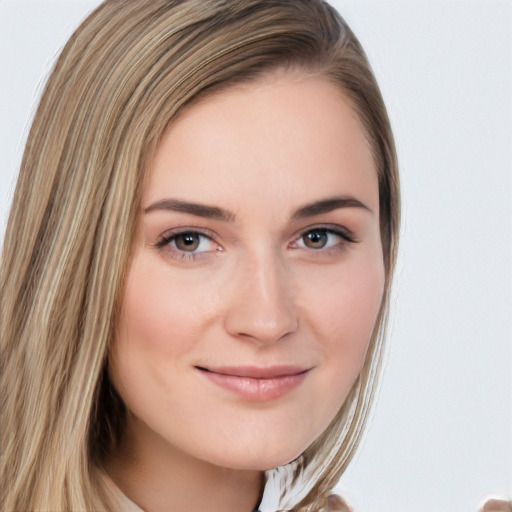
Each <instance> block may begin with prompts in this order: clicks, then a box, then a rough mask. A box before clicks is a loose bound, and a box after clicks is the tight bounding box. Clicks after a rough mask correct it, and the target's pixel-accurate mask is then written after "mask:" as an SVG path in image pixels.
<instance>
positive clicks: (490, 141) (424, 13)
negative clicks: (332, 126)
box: [0, 0, 512, 512]
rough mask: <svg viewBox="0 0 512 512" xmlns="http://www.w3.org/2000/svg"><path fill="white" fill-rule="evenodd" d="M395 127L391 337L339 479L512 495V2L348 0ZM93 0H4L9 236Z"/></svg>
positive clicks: (376, 489)
mask: <svg viewBox="0 0 512 512" xmlns="http://www.w3.org/2000/svg"><path fill="white" fill-rule="evenodd" d="M332 3H333V4H334V5H335V6H336V7H337V8H338V9H339V10H340V12H341V13H342V15H343V16H344V17H345V18H346V20H347V21H348V22H349V24H350V25H351V27H352V28H353V30H354V32H355V33H356V34H357V35H358V37H359V39H360V40H361V42H362V44H363V46H364V47H365V49H366V51H367V53H368V55H369V58H370V60H371V62H372V64H373V67H374V70H375V73H376V75H377V79H378V81H379V83H380V84H381V88H382V91H383V94H384V97H385V100H386V102H387V104H388V108H389V112H390V116H391V119H392V123H393V127H394V131H395V136H396V139H397V144H398V150H399V156H400V165H401V176H402V183H403V196H404V226H403V238H402V245H401V255H400V263H399V275H398V279H397V287H396V291H395V300H394V306H393V321H392V329H391V345H390V348H389V350H388V357H387V365H386V372H385V376H384V379H383V382H382V386H381V390H380V395H379V399H378V403H377V406H376V407H375V410H374V414H373V419H372V422H371V424H370V426H369V428H368V431H367V434H366V436H365V440H364V443H363V445H362V446H361V448H360V450H359V452H358V454H357V456H356V458H355V460H354V462H353V464H352V465H351V466H350V468H349V470H348V471H347V473H346V474H345V475H344V476H343V478H342V480H341V481H340V484H339V489H340V491H341V492H342V493H343V494H344V495H345V496H346V497H347V498H348V499H349V501H350V502H351V503H352V505H353V506H354V509H355V511H356V512H409V511H414V512H432V511H436V512H445V511H446V512H465V511H476V510H477V509H478V505H479V503H480V502H481V500H482V499H483V498H484V497H485V496H487V495H490V494H501V495H503V496H508V497H509V498H511V497H512V2H511V1H507V0H486V1H483V0H480V1H478V0H466V1H440V0H437V1H436V0H430V1H416V0H409V1H406V0H402V1H400V0H379V1H377V0H374V1H367V0H364V1H362V0H337V1H332ZM98 4H99V1H98V0H32V1H27V0H23V1H22V0H0V74H1V80H0V86H1V89H0V140H1V151H0V237H1V235H2V234H3V232H4V229H5V222H6V218H7V212H8V208H9V205H10V201H11V197H12V190H13V187H14V181H15V177H16V173H17V169H18V167H19V163H20V160H21V154H22V150H23V144H24V141H25V139H26V136H27V132H28V127H29V124H30V119H31V118H32V115H33V113H34V109H35V106H36V104H37V100H38V96H39V94H40V92H41V90H42V86H43V83H44V80H45V77H46V76H47V74H48V73H49V71H50V70H51V67H52V63H53V61H54V59H55V57H56V56H57V54H58V51H59V49H60V48H61V47H62V45H63V44H64V42H65V41H66V39H67V38H68V37H69V36H70V35H71V33H72V31H73V29H74V28H75V27H76V25H77V24H78V23H79V22H80V20H81V19H83V17H84V16H85V14H86V13H87V12H89V11H90V10H91V9H92V8H93V7H95V6H96V5H98Z"/></svg>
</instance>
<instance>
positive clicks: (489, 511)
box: [480, 498, 512, 512]
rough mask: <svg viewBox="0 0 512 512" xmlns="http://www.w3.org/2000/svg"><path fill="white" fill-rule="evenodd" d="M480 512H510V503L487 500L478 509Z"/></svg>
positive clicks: (511, 502)
mask: <svg viewBox="0 0 512 512" xmlns="http://www.w3.org/2000/svg"><path fill="white" fill-rule="evenodd" d="M480 512H512V501H508V500H505V499H501V498H489V499H488V500H486V501H485V503H484V504H483V505H482V507H481V508H480Z"/></svg>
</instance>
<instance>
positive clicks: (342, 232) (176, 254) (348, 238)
mask: <svg viewBox="0 0 512 512" xmlns="http://www.w3.org/2000/svg"><path fill="white" fill-rule="evenodd" d="M314 232H318V233H323V234H328V235H335V236H337V237H338V238H340V239H341V241H340V242H339V243H337V244H336V245H334V246H332V247H327V248H324V247H319V248H311V247H297V246H295V247H294V245H296V244H297V243H298V242H299V241H300V240H303V239H304V237H305V236H306V235H308V234H310V233H314ZM182 235H195V236H199V237H202V238H207V239H209V240H210V241H211V242H213V243H217V242H216V236H215V235H214V233H212V232H210V231H202V230H199V229H197V228H188V229H180V230H177V231H172V232H168V233H166V234H164V235H162V237H161V238H160V239H159V240H158V241H157V242H156V243H155V244H154V247H156V248H157V249H159V250H166V251H167V252H168V254H169V255H170V256H171V257H172V258H174V259H177V260H181V261H196V260H197V259H199V258H201V257H204V256H206V254H208V253H210V252H212V251H205V252H187V251H183V250H180V249H178V248H172V247H171V246H170V244H171V243H172V242H175V241H176V239H177V238H178V237H179V236H182ZM353 243H357V240H355V239H354V237H353V236H352V234H350V232H349V231H348V230H346V229H343V228H341V227H340V226H333V225H318V226H313V227H308V228H306V229H305V230H303V231H301V233H300V234H299V235H298V236H297V237H296V238H295V239H294V241H293V242H292V243H290V244H289V245H288V247H291V248H292V249H304V250H308V249H309V250H310V251H312V252H323V253H328V252H331V251H340V250H343V249H345V248H346V246H347V244H353ZM217 245H218V244H217ZM222 250H223V249H222V248H221V247H220V245H219V248H218V249H217V251H219V252H221V251H222Z"/></svg>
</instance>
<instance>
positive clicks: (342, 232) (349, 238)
mask: <svg viewBox="0 0 512 512" xmlns="http://www.w3.org/2000/svg"><path fill="white" fill-rule="evenodd" d="M315 230H318V231H325V232H327V233H332V234H335V235H338V236H339V237H341V238H342V239H343V240H344V241H345V242H346V243H357V242H358V240H357V239H356V238H355V236H354V233H353V232H352V231H351V230H350V229H348V228H346V227H344V226H340V225H339V224H312V225H310V226H307V227H305V228H302V229H301V230H300V231H299V232H298V233H296V234H295V235H294V236H293V241H292V244H293V243H295V242H296V241H297V240H299V239H300V238H301V237H303V236H304V235H306V234H307V233H310V232H311V231H315Z"/></svg>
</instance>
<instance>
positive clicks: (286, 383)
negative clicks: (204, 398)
mask: <svg viewBox="0 0 512 512" xmlns="http://www.w3.org/2000/svg"><path fill="white" fill-rule="evenodd" d="M196 370H197V371H198V372H199V373H200V374H201V375H202V376H203V377H205V378H206V379H208V380H209V381H210V382H211V383H213V384H215V385H216V386H217V387H220V388H221V389H223V390H224V391H227V392H228V393H230V394H232V395H234V396H236V397H238V398H239V399H242V400H245V401H251V402H268V401H271V400H277V399H278V398H281V397H283V396H285V395H287V394H288V393H291V392H292V391H293V390H295V389H296V388H297V387H299V386H300V384H302V382H303V381H304V380H305V378H306V376H307V375H308V373H309V372H310V370H311V368H306V369H305V368H301V367H297V366H271V367H266V368H262V367H255V366H237V367H214V368H204V367H200V366H196Z"/></svg>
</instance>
